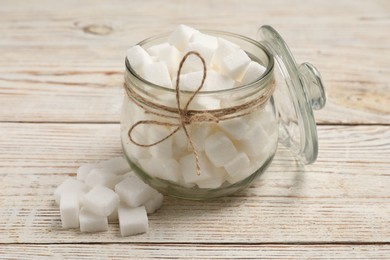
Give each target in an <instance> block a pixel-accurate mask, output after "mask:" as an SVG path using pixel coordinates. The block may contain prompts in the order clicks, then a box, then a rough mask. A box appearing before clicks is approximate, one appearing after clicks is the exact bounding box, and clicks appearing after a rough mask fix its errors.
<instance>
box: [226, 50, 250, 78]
mask: <svg viewBox="0 0 390 260" xmlns="http://www.w3.org/2000/svg"><path fill="white" fill-rule="evenodd" d="M250 62H251V59H250V58H249V56H248V55H247V54H246V53H245V51H243V50H242V49H239V50H237V51H235V52H233V53H231V54H230V55H228V56H225V57H224V58H223V59H222V62H221V71H222V72H223V73H224V74H225V75H226V76H229V77H231V78H232V79H234V80H237V81H240V80H241V78H242V76H243V74H244V72H245V70H246V68H247V67H248V65H249V63H250Z"/></svg>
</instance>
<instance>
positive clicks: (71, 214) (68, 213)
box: [60, 192, 79, 228]
mask: <svg viewBox="0 0 390 260" xmlns="http://www.w3.org/2000/svg"><path fill="white" fill-rule="evenodd" d="M60 214H61V223H62V227H63V228H78V227H79V197H78V195H77V194H76V193H68V192H66V193H63V194H62V196H61V202H60Z"/></svg>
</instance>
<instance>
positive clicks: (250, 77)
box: [241, 61, 265, 85]
mask: <svg viewBox="0 0 390 260" xmlns="http://www.w3.org/2000/svg"><path fill="white" fill-rule="evenodd" d="M264 71H265V67H264V66H261V65H260V64H259V63H258V62H255V61H251V62H250V63H249V65H248V67H247V68H246V70H245V72H244V76H243V77H242V79H241V84H242V85H245V84H249V83H252V82H254V81H255V80H257V79H259V78H260V77H261V75H263V73H264Z"/></svg>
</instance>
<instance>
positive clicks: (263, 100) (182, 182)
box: [121, 26, 324, 200]
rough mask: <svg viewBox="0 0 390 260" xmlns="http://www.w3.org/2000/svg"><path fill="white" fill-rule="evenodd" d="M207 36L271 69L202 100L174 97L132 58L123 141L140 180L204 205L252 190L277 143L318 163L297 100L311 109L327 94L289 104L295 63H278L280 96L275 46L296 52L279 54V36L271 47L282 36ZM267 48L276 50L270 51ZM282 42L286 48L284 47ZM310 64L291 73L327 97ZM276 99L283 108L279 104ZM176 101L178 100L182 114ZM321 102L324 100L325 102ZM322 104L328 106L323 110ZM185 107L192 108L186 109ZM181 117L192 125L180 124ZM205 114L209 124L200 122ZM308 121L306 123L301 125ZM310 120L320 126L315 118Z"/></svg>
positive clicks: (203, 93)
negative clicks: (145, 76)
mask: <svg viewBox="0 0 390 260" xmlns="http://www.w3.org/2000/svg"><path fill="white" fill-rule="evenodd" d="M204 32H205V33H207V34H209V35H213V36H217V37H222V38H225V39H227V40H229V41H231V42H233V43H235V44H237V45H239V46H240V47H241V49H243V50H244V51H245V52H247V54H248V55H249V56H250V57H251V59H252V60H254V61H257V62H259V63H260V64H262V65H263V66H264V67H265V68H266V70H265V72H264V73H263V74H262V75H261V77H259V78H258V79H256V80H255V81H254V82H252V83H250V84H247V85H242V86H237V87H235V88H231V89H226V90H218V91H200V92H199V93H196V94H194V93H193V92H190V91H179V95H178V96H176V91H175V89H168V88H165V87H162V86H158V85H155V84H153V83H151V82H148V81H146V80H145V79H143V78H142V77H141V76H139V75H138V74H137V73H136V72H135V71H134V70H133V68H132V67H131V66H130V63H129V62H128V60H127V59H126V72H125V90H126V91H125V95H124V101H123V107H122V114H121V140H122V147H123V150H124V153H125V156H126V157H127V159H128V161H129V163H130V164H131V166H132V167H133V169H134V170H135V172H136V173H137V174H138V175H139V177H140V178H142V179H143V180H144V181H145V182H146V183H148V184H149V185H150V186H152V187H154V188H155V189H157V190H159V191H160V192H162V193H164V194H166V195H171V196H175V197H180V198H186V199H195V200H199V199H209V198H214V197H220V196H225V195H228V194H231V193H234V192H236V191H238V190H241V189H243V188H245V187H247V186H248V185H250V183H251V182H252V181H253V180H254V179H255V178H256V177H257V176H259V175H260V174H261V173H262V172H264V171H265V170H266V168H267V167H268V166H269V165H270V163H271V161H272V159H273V157H274V155H275V152H276V149H277V146H278V140H280V141H281V142H282V143H284V144H285V145H287V146H289V147H290V148H291V149H292V150H293V151H294V152H295V154H296V155H298V156H300V157H301V158H304V161H305V162H308V163H311V162H313V161H314V160H315V158H316V155H317V149H318V146H317V139H316V138H317V136H316V129H315V123H314V128H313V125H312V122H311V121H310V119H307V118H306V117H305V116H302V113H305V115H306V116H307V111H303V110H305V109H307V108H305V107H300V104H301V103H302V102H301V101H299V100H298V101H296V99H299V98H301V99H303V98H305V102H307V103H308V106H310V109H311V106H312V103H310V102H313V103H315V102H314V101H318V96H319V95H321V93H320V94H318V92H321V91H318V90H317V91H314V90H312V91H311V92H313V95H312V96H315V95H317V97H316V99H315V98H311V97H310V96H309V95H307V96H305V97H299V96H298V97H293V98H291V93H290V92H291V91H296V90H291V89H290V87H291V88H295V87H296V86H292V84H294V83H296V82H294V80H295V81H297V78H294V77H291V75H286V73H287V74H288V72H290V71H289V69H291V70H292V69H294V68H291V66H293V65H295V61H294V60H293V59H292V62H293V63H291V61H290V64H287V68H286V67H283V66H280V64H279V62H278V65H279V67H281V71H282V74H283V76H284V77H285V78H286V84H285V86H284V87H280V89H278V88H279V86H276V91H275V92H274V89H275V76H274V58H276V61H278V58H280V57H281V56H283V57H282V58H280V59H284V56H285V55H280V53H279V54H278V53H277V52H275V51H274V50H272V48H273V47H275V46H276V47H277V48H279V49H278V50H276V51H287V52H288V54H290V53H289V51H288V49H286V50H281V47H280V46H279V47H278V46H277V44H280V41H283V40H282V39H281V38H280V39H277V41H279V42H278V43H272V41H273V40H275V37H276V36H277V37H280V36H279V35H278V34H277V33H276V31H274V30H273V29H272V28H271V27H267V26H266V27H262V28H261V29H260V30H259V35H265V34H269V33H272V34H271V35H266V36H265V37H266V38H267V41H263V42H259V41H255V40H252V39H250V38H247V37H244V36H241V35H237V34H232V33H227V32H220V31H204ZM273 33H276V34H273ZM168 35H169V34H164V35H159V36H155V37H152V38H149V39H146V40H144V41H142V42H140V43H139V45H140V46H142V47H144V48H145V49H147V48H148V47H150V46H152V45H156V44H160V43H163V42H167V37H168ZM275 35H276V36H275ZM269 44H273V45H271V47H267V45H269ZM282 44H284V45H285V43H284V42H282ZM282 47H283V46H282ZM286 48H287V47H286ZM291 58H292V57H291ZM285 62H286V61H285ZM288 62H289V61H287V62H286V63H288ZM308 66H309V69H302V73H300V72H297V71H292V72H290V73H291V74H293V73H296V77H298V81H299V84H301V85H300V87H301V88H302V89H303V88H304V87H305V86H303V85H305V82H306V83H307V84H306V85H307V86H306V87H307V88H309V89H310V86H309V85H310V84H309V83H308V82H310V81H313V77H315V80H316V83H318V84H320V85H321V88H322V91H323V87H322V82H321V78H320V76H319V74H318V72H317V71H316V70H315V68H314V67H312V66H310V64H309V65H308ZM295 69H297V67H296V65H295ZM311 69H312V70H311ZM297 70H298V69H297ZM314 72H315V73H317V75H314V74H313V73H314ZM313 75H314V76H313ZM287 79H288V80H287ZM219 89H220V88H219ZM306 92H308V91H304V93H306ZM323 93H324V92H323ZM293 95H296V94H293ZM277 96H278V97H277ZM276 97H277V99H278V100H281V103H279V104H277V103H276V101H277V100H276ZM177 98H178V99H179V100H180V104H179V108H178V104H177ZM192 98H193V99H192ZM321 98H322V99H324V96H321ZM312 100H314V101H312ZM317 103H318V102H317ZM297 104H298V105H297ZM323 104H324V101H323V102H322V103H321V104H320V105H318V106H319V107H322V106H323ZM186 105H188V109H185V108H184V107H185V106H186ZM321 105H322V106H321ZM183 111H184V112H183ZM302 111H303V112H302ZM181 113H185V114H186V116H188V117H187V119H188V118H190V119H189V120H185V122H184V121H182V119H183V118H182V117H181ZM204 116H206V117H207V118H208V119H206V120H202V119H199V118H204ZM309 116H310V114H309ZM311 116H312V114H311ZM192 119H194V120H192ZM302 120H303V121H305V122H303V123H302ZM312 120H313V122H314V118H312ZM306 121H308V122H306ZM182 122H184V123H182ZM305 124H306V125H309V129H307V128H305V127H306V126H305ZM310 124H311V125H310ZM279 129H280V133H279ZM313 131H314V134H313ZM307 135H310V136H309V137H307ZM308 138H311V139H312V140H307V139H308ZM313 140H314V141H313ZM302 147H303V148H302ZM309 150H310V151H309ZM307 154H310V155H309V156H308V155H307ZM197 165H198V166H199V168H197ZM197 169H198V171H197Z"/></svg>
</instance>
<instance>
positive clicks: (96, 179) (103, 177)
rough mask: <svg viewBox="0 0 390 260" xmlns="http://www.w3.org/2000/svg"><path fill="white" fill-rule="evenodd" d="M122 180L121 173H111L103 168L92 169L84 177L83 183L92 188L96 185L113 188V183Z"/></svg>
mask: <svg viewBox="0 0 390 260" xmlns="http://www.w3.org/2000/svg"><path fill="white" fill-rule="evenodd" d="M121 180H122V178H121V175H119V176H117V175H115V174H111V173H110V172H108V171H107V170H105V169H99V168H98V169H93V170H92V171H91V172H90V173H89V174H88V176H87V177H86V178H85V184H86V185H87V186H88V187H90V188H92V187H95V186H98V185H101V186H105V187H107V188H110V189H114V187H115V185H116V184H117V183H118V182H120V181H121Z"/></svg>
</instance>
